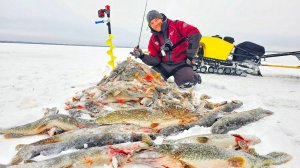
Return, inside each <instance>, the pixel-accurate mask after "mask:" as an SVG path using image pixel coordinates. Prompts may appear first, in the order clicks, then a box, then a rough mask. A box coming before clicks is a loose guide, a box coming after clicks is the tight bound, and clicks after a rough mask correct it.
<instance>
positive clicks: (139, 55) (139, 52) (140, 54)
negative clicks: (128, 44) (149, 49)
mask: <svg viewBox="0 0 300 168" xmlns="http://www.w3.org/2000/svg"><path fill="white" fill-rule="evenodd" d="M130 54H131V55H132V56H134V57H135V58H143V56H144V53H143V51H142V49H140V48H138V47H135V48H134V49H133V52H130Z"/></svg>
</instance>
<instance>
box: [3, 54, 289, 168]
mask: <svg viewBox="0 0 300 168" xmlns="http://www.w3.org/2000/svg"><path fill="white" fill-rule="evenodd" d="M209 99H210V97H209V96H207V95H202V96H201V98H200V99H199V100H197V99H196V96H195V95H194V94H193V92H192V90H180V89H179V88H178V87H177V86H176V85H175V84H174V83H171V82H166V81H164V80H163V78H162V77H161V76H160V74H159V73H157V72H155V71H154V70H152V69H151V68H149V67H148V66H146V65H144V64H141V63H138V62H136V61H134V60H131V59H127V60H126V61H123V62H122V63H120V64H119V65H118V66H117V67H116V68H115V69H114V70H113V71H112V72H111V73H110V75H108V76H105V77H104V78H103V79H102V80H101V81H100V82H99V83H98V84H97V85H96V86H92V87H90V88H88V89H85V90H83V91H82V92H79V93H77V94H76V95H75V96H73V97H72V99H71V100H70V101H68V102H66V110H67V111H68V112H69V114H68V115H66V114H58V111H57V109H48V110H47V113H45V116H44V117H43V118H41V119H39V120H37V121H34V122H32V123H28V124H25V125H21V126H16V127H11V128H1V129H0V134H3V135H4V137H5V138H17V137H22V136H30V135H36V134H44V133H46V134H48V135H49V137H48V138H46V139H42V140H39V141H36V142H32V143H30V144H20V145H17V146H16V150H17V153H16V155H15V156H14V157H13V158H12V160H11V162H10V165H0V167H24V168H27V167H28V168H29V167H30V168H34V167H38V168H41V167H47V168H48V167H53V168H56V167H99V166H103V165H110V166H111V167H114V168H116V167H131V166H132V165H148V166H150V167H156V168H160V167H172V168H176V167H201V168H208V167H222V168H223V167H224V168H225V167H246V168H248V167H249V168H250V167H251V168H252V167H264V166H270V165H278V164H282V163H285V162H288V161H289V160H291V159H292V157H291V156H290V155H288V154H286V153H283V152H272V153H270V154H267V155H259V154H258V153H256V152H255V150H254V148H253V147H252V146H253V145H255V144H257V143H260V139H259V138H258V137H256V136H253V135H239V134H227V133H228V132H229V131H231V130H235V129H238V128H240V127H242V126H244V125H247V124H249V123H252V122H255V121H258V120H260V119H262V118H264V117H266V116H269V115H272V114H273V113H272V112H271V111H269V110H265V109H262V108H257V109H253V110H249V111H244V112H234V110H235V109H237V108H239V107H241V106H242V104H243V103H242V102H241V101H239V100H232V101H224V102H219V103H213V102H210V101H209ZM86 115H88V116H89V119H86ZM84 118H85V119H84ZM194 126H203V127H211V134H202V135H201V134H199V135H196V136H190V137H186V138H182V139H177V140H170V139H168V136H169V135H174V134H178V133H180V132H182V131H184V130H188V129H189V128H191V127H194ZM158 137H161V138H163V139H164V140H163V141H162V143H159V144H158V143H154V142H155V141H154V140H155V139H157V138H158ZM63 151H65V153H66V154H63V155H61V154H60V153H61V152H63ZM39 155H44V156H49V155H51V156H52V158H51V159H46V160H43V161H35V157H37V156H39ZM55 155H57V156H56V157H53V156H55Z"/></svg>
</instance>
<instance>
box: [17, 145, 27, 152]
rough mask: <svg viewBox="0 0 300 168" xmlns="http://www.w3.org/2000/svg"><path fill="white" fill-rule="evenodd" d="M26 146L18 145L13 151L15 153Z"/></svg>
mask: <svg viewBox="0 0 300 168" xmlns="http://www.w3.org/2000/svg"><path fill="white" fill-rule="evenodd" d="M25 146H27V145H26V144H18V145H17V146H16V147H15V150H16V151H19V150H20V149H21V148H23V147H25Z"/></svg>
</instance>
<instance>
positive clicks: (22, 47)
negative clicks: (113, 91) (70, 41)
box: [0, 43, 300, 168]
mask: <svg viewBox="0 0 300 168" xmlns="http://www.w3.org/2000/svg"><path fill="white" fill-rule="evenodd" d="M107 50H108V48H106V47H82V46H62V45H37V44H13V43H0V72H1V73H0V95H1V97H0V116H1V117H0V128H3V127H11V126H16V125H20V124H25V123H28V122H30V121H34V120H37V119H39V118H41V117H42V116H43V109H45V108H51V107H57V108H58V109H59V111H60V113H66V111H65V110H64V102H66V101H67V100H68V99H70V98H71V97H72V96H73V95H74V94H75V93H76V92H79V91H81V90H83V89H85V88H88V87H90V86H92V85H95V84H96V83H97V82H99V81H100V79H101V78H102V77H103V75H104V74H108V73H109V71H110V69H109V67H107V65H106V63H107V61H108V59H109V57H108V56H107V55H106V51H107ZM130 51H131V49H130V48H116V49H115V50H114V54H115V55H116V56H117V57H118V61H119V62H120V61H122V60H124V59H126V58H127V57H128V56H129V52H130ZM263 63H265V64H285V65H299V64H300V61H299V60H298V59H297V58H295V57H292V56H287V57H280V58H270V59H267V60H266V61H264V62H263ZM261 72H262V74H263V75H264V77H258V76H251V75H248V76H247V77H237V76H225V75H214V74H201V77H202V80H203V83H202V84H201V85H197V86H196V87H195V88H194V91H195V93H196V95H197V96H199V95H201V94H208V95H210V96H212V98H213V99H212V100H213V101H223V100H234V99H238V100H241V101H243V102H244V105H243V106H242V107H241V108H239V109H238V110H237V111H244V110H250V109H253V108H257V107H262V108H265V109H268V110H271V111H273V112H274V115H273V116H270V117H266V118H264V119H262V120H260V121H258V122H255V123H252V124H250V125H247V126H244V127H242V128H240V129H238V130H234V131H231V132H230V133H242V134H253V135H256V136H258V137H259V138H261V140H262V142H261V143H260V144H258V145H256V146H255V149H256V151H257V152H258V153H260V154H267V153H269V152H272V151H282V152H286V153H289V154H290V155H292V156H293V160H292V161H290V162H288V163H286V164H283V165H281V166H278V167H282V168H283V167H284V168H294V167H298V166H299V165H300V131H299V130H298V126H300V123H299V119H300V88H299V84H300V70H299V69H287V68H272V67H261ZM209 132H210V128H203V127H198V126H196V127H193V128H191V129H189V130H187V131H184V132H183V133H181V134H179V135H177V136H172V137H169V138H172V139H175V138H181V137H186V136H189V135H195V134H201V133H209ZM42 138H45V136H32V137H24V138H19V139H4V138H3V136H2V135H1V136H0V163H1V164H8V163H9V161H10V159H11V158H12V156H13V155H14V154H15V153H16V151H15V149H14V148H15V146H16V145H17V144H26V143H31V142H33V141H36V140H39V139H42ZM158 141H159V140H158Z"/></svg>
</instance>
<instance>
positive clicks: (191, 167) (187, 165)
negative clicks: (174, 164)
mask: <svg viewBox="0 0 300 168" xmlns="http://www.w3.org/2000/svg"><path fill="white" fill-rule="evenodd" d="M179 162H180V163H181V164H182V165H183V167H184V168H197V167H196V166H193V165H191V164H188V163H186V162H184V161H182V160H179Z"/></svg>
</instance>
